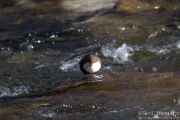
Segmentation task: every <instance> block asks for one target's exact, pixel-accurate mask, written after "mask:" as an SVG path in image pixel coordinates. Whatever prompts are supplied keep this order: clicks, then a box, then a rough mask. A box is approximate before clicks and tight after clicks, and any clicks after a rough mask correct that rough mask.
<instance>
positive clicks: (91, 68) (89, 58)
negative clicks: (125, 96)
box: [79, 54, 101, 75]
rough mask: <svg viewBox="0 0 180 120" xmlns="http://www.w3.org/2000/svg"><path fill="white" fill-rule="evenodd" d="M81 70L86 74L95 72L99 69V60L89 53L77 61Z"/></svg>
mask: <svg viewBox="0 0 180 120" xmlns="http://www.w3.org/2000/svg"><path fill="white" fill-rule="evenodd" d="M79 65H80V69H81V71H82V72H83V73H84V74H85V75H86V74H95V73H97V72H98V71H99V70H100V69H101V60H100V59H99V57H98V56H96V55H93V54H89V55H86V56H84V58H82V59H81V60H80V62H79Z"/></svg>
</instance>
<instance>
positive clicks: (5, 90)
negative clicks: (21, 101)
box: [0, 86, 30, 97]
mask: <svg viewBox="0 0 180 120" xmlns="http://www.w3.org/2000/svg"><path fill="white" fill-rule="evenodd" d="M0 92H1V94H0V97H4V96H17V95H21V94H28V93H29V92H30V87H29V86H14V87H12V89H10V88H9V87H2V86H1V87H0Z"/></svg>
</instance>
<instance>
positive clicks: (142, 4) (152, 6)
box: [114, 0, 180, 13]
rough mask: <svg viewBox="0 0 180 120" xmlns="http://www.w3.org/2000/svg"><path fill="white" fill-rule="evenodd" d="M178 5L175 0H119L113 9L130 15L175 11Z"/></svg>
mask: <svg viewBox="0 0 180 120" xmlns="http://www.w3.org/2000/svg"><path fill="white" fill-rule="evenodd" d="M179 5H180V4H179V2H178V1H177V0H172V1H168V0H156V1H155V0H153V1H149V0H131V1H127V0H119V1H118V2H117V3H116V5H115V6H114V8H115V9H117V10H125V11H127V12H130V13H137V12H142V11H147V10H177V9H178V8H179Z"/></svg>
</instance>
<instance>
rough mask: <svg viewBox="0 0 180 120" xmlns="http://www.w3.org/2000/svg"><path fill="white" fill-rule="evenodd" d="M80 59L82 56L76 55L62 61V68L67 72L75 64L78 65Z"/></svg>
mask: <svg viewBox="0 0 180 120" xmlns="http://www.w3.org/2000/svg"><path fill="white" fill-rule="evenodd" d="M79 60H80V57H76V58H74V59H72V60H69V61H61V63H62V65H61V66H60V69H61V70H62V71H66V72H67V70H68V69H70V68H73V67H74V66H75V65H78V63H79Z"/></svg>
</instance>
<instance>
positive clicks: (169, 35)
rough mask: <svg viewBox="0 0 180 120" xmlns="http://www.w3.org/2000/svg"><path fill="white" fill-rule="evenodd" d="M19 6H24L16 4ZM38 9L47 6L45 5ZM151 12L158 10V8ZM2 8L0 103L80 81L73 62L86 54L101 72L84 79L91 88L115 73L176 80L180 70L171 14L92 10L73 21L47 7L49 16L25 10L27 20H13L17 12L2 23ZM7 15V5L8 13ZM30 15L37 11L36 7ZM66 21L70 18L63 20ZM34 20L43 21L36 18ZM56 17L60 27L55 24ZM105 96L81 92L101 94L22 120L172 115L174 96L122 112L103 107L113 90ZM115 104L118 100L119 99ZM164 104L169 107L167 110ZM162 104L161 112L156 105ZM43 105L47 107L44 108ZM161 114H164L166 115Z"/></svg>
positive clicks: (179, 26)
mask: <svg viewBox="0 0 180 120" xmlns="http://www.w3.org/2000/svg"><path fill="white" fill-rule="evenodd" d="M24 3H28V2H27V1H24ZM30 3H31V4H33V5H34V4H35V3H32V2H30ZM50 3H51V2H50ZM19 4H22V5H25V6H26V5H27V4H23V3H19ZM19 4H17V5H19ZM44 4H45V5H46V4H47V5H48V2H47V3H44ZM15 7H16V5H15ZM105 8H106V7H105ZM154 8H155V10H157V9H159V7H154ZM2 9H3V8H2ZM9 9H10V8H4V9H3V11H4V13H3V15H4V19H2V21H3V22H5V24H6V25H7V28H3V27H5V25H3V26H2V28H0V31H1V34H0V37H1V38H0V39H1V41H0V79H1V80H0V97H1V98H2V99H3V98H6V97H7V98H8V97H12V98H13V97H18V96H28V95H31V94H33V95H35V96H36V94H34V93H36V91H43V90H44V88H50V89H53V86H56V85H57V84H59V83H65V82H66V81H68V82H69V81H70V82H74V81H81V80H82V81H84V79H85V78H84V75H83V74H82V72H81V71H80V69H79V60H80V59H81V58H82V57H83V56H84V55H86V54H89V53H93V54H96V55H98V56H99V57H100V59H101V61H102V65H103V67H102V70H101V71H100V72H99V73H98V74H96V76H95V79H94V78H93V77H92V76H89V77H88V78H87V79H88V80H87V81H86V82H87V84H91V83H92V84H93V85H95V84H96V82H98V83H99V82H102V81H106V80H107V78H106V76H108V75H109V76H114V75H115V78H118V76H117V77H116V74H119V73H120V72H145V73H146V72H148V73H158V72H160V73H164V72H177V76H178V72H179V71H180V67H179V61H180V39H179V38H180V33H179V32H180V22H179V21H180V19H179V14H178V10H177V11H175V12H173V11H168V10H167V11H166V10H159V11H158V10H157V11H155V10H154V9H153V10H149V11H143V12H142V13H139V14H131V13H128V12H127V13H126V11H117V10H115V9H112V8H111V9H107V10H104V9H103V10H101V9H100V10H99V9H97V7H95V10H97V11H96V12H92V11H93V10H91V9H90V11H88V12H87V11H85V12H87V14H84V13H83V12H82V13H78V15H79V16H78V15H77V16H76V15H73V14H72V13H69V12H68V13H67V14H65V13H66V12H67V11H65V12H64V11H63V12H61V13H60V10H57V11H56V7H55V10H54V9H53V10H51V11H50V12H51V13H50V12H48V11H45V13H44V16H43V15H41V14H40V13H38V14H37V15H35V13H33V12H35V11H30V12H27V11H26V12H27V15H25V16H24V18H23V19H21V14H22V13H21V12H20V11H15V13H18V12H20V13H19V14H13V15H12V16H13V17H14V18H11V22H12V24H11V23H10V21H7V22H6V21H5V18H9V17H8V14H10V13H9V12H8V10H9ZM14 9H15V8H14V6H12V10H14ZM23 9H24V8H23ZM26 9H27V8H26ZM36 9H37V11H38V10H39V9H40V8H36ZM83 9H84V8H83ZM138 9H139V8H138ZM6 10H7V11H6ZM87 10H88V9H87ZM78 11H79V10H78ZM12 13H13V12H12ZM59 13H60V16H59ZM3 15H2V17H3ZM68 15H69V16H71V17H72V18H71V19H70V18H69V16H68ZM159 16H160V17H159ZM31 17H32V18H31ZM34 17H35V18H34ZM42 17H44V18H43V19H41V18H42ZM61 17H62V19H63V20H64V21H65V22H64V21H63V20H62V19H60V18H61ZM30 18H31V21H30V20H29V19H30ZM46 20H47V21H49V22H47V21H46ZM31 22H32V23H31ZM29 24H30V25H29ZM31 25H32V26H31ZM45 26H46V27H45ZM142 76H143V75H142ZM124 79H125V80H126V78H124ZM138 80H139V79H138ZM140 80H141V79H140ZM51 86H52V87H51ZM71 87H72V86H71ZM82 88H83V87H82ZM87 88H88V87H87ZM57 89H58V88H57ZM103 89H105V88H103ZM135 90H136V89H135ZM137 90H138V89H137ZM70 91H71V90H70ZM87 91H88V90H87ZM105 91H106V90H105ZM105 91H103V90H102V91H101V90H99V91H98V92H97V93H96V92H95V91H92V92H91V91H88V94H93V92H94V94H95V95H97V94H98V95H101V94H102V96H103V97H99V96H98V97H99V98H98V100H97V99H96V98H92V99H94V100H97V101H94V103H91V104H89V103H86V102H85V103H81V102H79V103H78V102H77V104H76V105H74V103H72V104H71V103H69V104H68V103H67V104H61V103H59V102H57V103H52V105H51V104H50V105H49V104H48V105H42V106H41V105H40V106H39V109H37V111H36V112H31V113H24V115H27V116H28V115H30V116H31V115H32V116H41V117H52V118H63V117H65V118H67V119H68V118H73V117H75V118H76V119H79V116H81V117H83V116H85V117H87V116H88V118H92V119H93V116H91V115H94V118H101V117H102V118H105V117H106V116H108V118H119V119H120V118H122V119H137V118H138V119H144V118H148V117H149V118H150V119H158V118H159V119H160V118H162V117H164V118H167V117H169V116H170V118H173V117H174V118H177V117H180V113H179V112H178V110H179V104H180V100H179V96H178V95H172V96H170V97H168V100H167V101H163V102H162V100H155V101H151V100H149V99H147V98H145V99H147V101H148V100H149V101H148V104H147V103H146V104H145V105H143V106H139V104H138V102H137V105H136V103H134V104H133V105H135V106H133V107H128V105H125V107H124V108H123V105H122V106H118V105H119V104H120V103H118V102H117V101H116V100H115V101H116V102H117V103H116V104H115V105H114V106H110V105H111V103H109V101H110V98H111V96H110V95H111V94H116V95H117V93H116V91H115V90H114V89H113V90H112V91H111V92H112V93H109V92H107V93H106V92H105ZM107 91H108V90H107ZM47 92H48V90H46V89H45V92H42V94H41V95H42V96H43V95H46V93H47ZM113 92H114V93H113ZM176 92H177V93H178V91H176ZM77 93H78V92H77ZM129 93H131V92H129ZM109 94H110V95H109ZM119 94H120V93H119ZM37 95H39V94H37ZM68 95H69V94H68ZM85 95H86V94H85ZM106 95H107V96H108V95H109V96H108V97H107V96H106ZM124 95H126V94H125V93H124ZM92 96H93V95H92ZM114 96H115V95H114ZM127 96H128V95H127ZM81 97H82V96H81ZM104 97H105V98H106V97H107V99H104ZM128 97H129V96H128ZM169 98H171V99H170V100H169ZM77 99H78V98H77ZM117 99H118V100H119V101H120V100H121V99H120V98H117ZM122 99H123V101H124V98H122ZM130 99H137V98H130ZM158 99H160V98H158ZM139 100H142V101H143V99H141V98H139V99H137V101H139ZM159 101H160V102H159ZM120 102H121V101H120ZM166 102H169V103H170V104H171V105H169V104H168V105H169V106H168V105H167V104H166ZM122 104H123V102H122ZM141 105H142V104H141ZM166 105H167V106H168V107H167V109H163V108H162V107H161V106H166ZM54 106H55V107H54ZM48 107H50V108H49V109H46V110H45V108H48ZM53 107H54V108H53ZM157 109H158V110H159V111H158V110H157ZM43 110H44V111H43ZM165 111H168V113H167V114H169V115H167V114H166V113H165ZM127 113H128V114H127ZM113 115H114V116H113ZM143 117H144V118H143Z"/></svg>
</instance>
